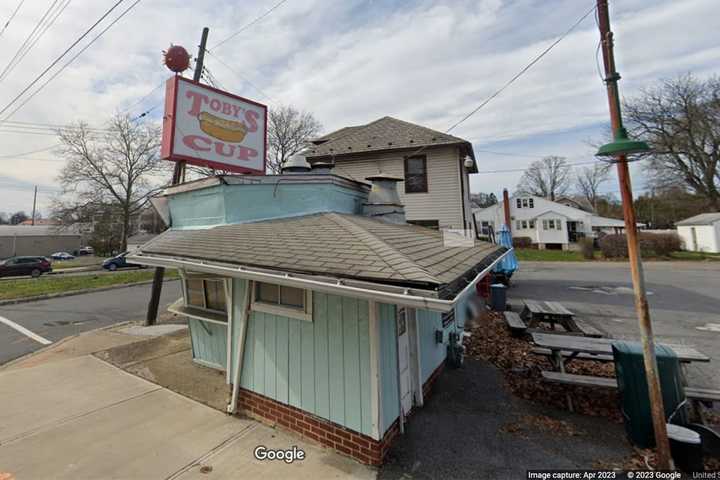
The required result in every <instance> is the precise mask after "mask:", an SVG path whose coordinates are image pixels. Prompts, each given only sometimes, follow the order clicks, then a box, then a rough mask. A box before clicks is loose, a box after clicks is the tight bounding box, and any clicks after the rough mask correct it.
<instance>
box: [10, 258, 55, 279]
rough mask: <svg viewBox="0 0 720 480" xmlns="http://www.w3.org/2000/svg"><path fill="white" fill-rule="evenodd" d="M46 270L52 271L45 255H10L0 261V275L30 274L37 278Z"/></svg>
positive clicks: (46, 271)
mask: <svg viewBox="0 0 720 480" xmlns="http://www.w3.org/2000/svg"><path fill="white" fill-rule="evenodd" d="M48 272H52V266H51V265H50V260H48V259H47V258H45V257H11V258H8V259H6V260H1V261H0V277H16V276H19V275H32V276H33V277H36V278H37V277H39V276H40V275H42V274H43V273H48Z"/></svg>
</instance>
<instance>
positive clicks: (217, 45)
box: [205, 0, 288, 52]
mask: <svg viewBox="0 0 720 480" xmlns="http://www.w3.org/2000/svg"><path fill="white" fill-rule="evenodd" d="M287 1H288V0H282V1H280V2H278V3H276V4H275V5H273V6H272V7H271V8H270V9H269V10H267V11H266V12H265V13H263V14H262V15H260V16H259V17H257V18H255V19H254V20H251V21H250V22H248V23H246V24H245V25H243V26H242V27H240V29H239V30H237V31H236V32H235V33H233V34H232V35H230V36H229V37H227V38H225V39H223V40H220V41H219V42H218V43H216V44H215V45H214V46H213V47H211V50H215V49H217V48H218V47H220V46H222V45H224V44H225V43H227V42H228V41H230V40H231V39H233V38H235V37H237V36H238V35H240V34H241V33H242V32H244V31H245V30H247V29H248V28H250V27H251V26H253V25H255V24H256V23H257V22H259V21H260V20H262V19H263V18H265V17H267V16H268V15H270V14H271V13H272V12H273V10H275V9H276V8H278V7H280V6H281V5H282V4H283V3H285V2H287ZM205 51H206V52H207V49H206V50H205Z"/></svg>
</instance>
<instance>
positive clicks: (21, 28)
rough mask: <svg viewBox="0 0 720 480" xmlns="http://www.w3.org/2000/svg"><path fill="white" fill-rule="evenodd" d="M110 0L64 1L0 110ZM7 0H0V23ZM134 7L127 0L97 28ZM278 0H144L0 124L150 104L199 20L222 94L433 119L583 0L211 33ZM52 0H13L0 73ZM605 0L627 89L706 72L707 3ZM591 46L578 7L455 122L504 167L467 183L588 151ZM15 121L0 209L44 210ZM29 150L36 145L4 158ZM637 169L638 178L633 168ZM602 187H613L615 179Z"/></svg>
mask: <svg viewBox="0 0 720 480" xmlns="http://www.w3.org/2000/svg"><path fill="white" fill-rule="evenodd" d="M65 1H67V0H60V1H59V2H57V5H63V4H64V2H65ZM116 1H117V0H92V1H90V0H70V3H69V4H68V5H67V7H66V8H65V10H64V11H63V12H62V13H61V14H60V15H59V16H58V17H57V19H56V21H55V22H54V24H53V25H52V26H51V27H50V28H49V29H47V31H46V32H45V33H44V35H43V36H42V37H41V38H40V39H39V41H38V42H37V43H36V44H35V45H34V47H33V48H32V50H30V52H29V53H28V54H27V55H26V56H25V57H24V59H23V60H22V61H21V62H20V63H19V64H17V65H16V66H15V68H14V69H12V71H10V72H9V74H7V75H6V76H5V78H2V79H1V80H0V109H2V108H4V107H5V105H7V104H8V103H9V102H10V101H11V100H12V99H13V98H15V96H16V95H17V94H18V93H19V92H21V91H22V90H23V89H24V88H25V87H26V86H27V84H28V83H29V81H30V80H31V79H32V78H34V77H35V76H36V75H37V74H39V73H40V72H42V71H43V70H44V69H45V68H46V67H47V66H48V65H49V64H50V63H51V62H52V61H53V60H54V59H55V58H56V57H57V56H58V55H59V54H60V53H62V52H63V51H64V50H65V49H66V48H67V47H68V46H69V45H70V44H71V43H72V42H73V41H74V40H75V39H76V38H77V37H78V36H80V35H81V34H82V32H84V31H85V30H86V29H87V28H88V27H89V26H90V25H91V24H92V23H93V22H94V21H95V20H96V19H98V18H99V17H100V16H101V15H102V14H103V13H104V12H105V11H106V10H107V9H108V8H109V7H110V6H111V5H113V4H114V3H116ZM19 3H20V0H2V1H0V29H2V26H1V25H4V24H5V22H6V21H7V19H8V18H10V16H11V15H12V13H13V11H14V10H15V8H16V7H17V5H18V4H19ZM131 3H132V0H125V1H124V2H123V4H121V5H120V6H119V7H118V8H117V9H116V10H115V11H114V12H113V14H112V15H111V16H110V17H109V18H108V19H107V20H106V22H105V23H103V24H101V27H100V28H102V26H103V25H106V24H107V22H109V21H111V20H112V18H114V17H115V16H117V14H119V13H120V12H122V10H124V9H125V8H126V7H127V6H129V5H130V4H131ZM276 3H277V0H272V1H248V0H244V1H242V2H241V1H237V0H235V1H214V2H206V1H199V0H183V1H179V0H175V1H172V0H142V1H141V2H140V3H139V4H138V5H137V6H136V7H135V8H134V9H133V10H131V11H130V13H128V14H127V15H126V16H125V17H124V18H122V19H121V20H120V21H119V22H118V23H117V24H116V25H115V26H113V27H112V28H111V29H110V30H109V31H108V32H107V33H106V34H105V35H104V36H103V37H102V38H101V39H100V40H98V41H97V42H96V43H95V44H94V45H92V46H91V47H90V48H89V49H88V50H87V51H86V52H84V53H83V54H82V55H81V56H80V57H79V58H78V59H77V60H76V61H75V62H74V63H73V64H72V65H71V66H69V67H68V68H67V69H66V70H65V71H64V72H62V74H60V75H59V76H58V77H57V78H56V79H55V80H53V81H52V82H51V83H49V84H48V85H47V87H45V88H44V89H43V90H42V91H41V92H40V93H38V94H37V95H36V96H35V97H33V98H32V99H31V100H30V101H29V102H28V103H27V104H26V105H25V106H24V107H23V108H21V109H20V110H18V111H17V112H16V113H15V114H14V115H13V116H12V118H11V119H10V120H11V121H14V122H32V123H33V124H40V123H43V124H60V125H62V124H68V123H73V122H77V121H79V120H84V121H87V122H88V123H89V124H91V125H92V126H98V127H100V126H102V124H103V122H105V121H106V120H107V118H108V117H109V116H110V115H111V114H112V113H113V112H115V111H119V110H121V111H122V110H128V111H129V112H130V113H131V114H138V115H139V114H141V113H142V112H145V111H147V110H149V109H153V107H156V106H158V105H159V104H160V102H161V98H162V88H160V85H161V84H162V82H163V80H164V79H165V78H167V77H168V76H169V75H168V73H169V72H168V71H167V70H166V69H165V68H164V67H163V65H162V63H161V52H162V50H164V49H165V48H167V47H168V46H169V44H170V43H174V44H180V45H184V46H186V47H188V49H191V50H192V51H193V53H194V51H195V46H196V45H197V43H198V39H199V35H200V31H201V29H202V27H204V26H208V27H210V40H209V46H210V51H211V52H212V54H213V55H212V56H209V57H208V58H207V59H206V66H207V67H208V69H209V70H210V72H211V73H212V74H213V75H214V77H215V78H216V79H217V80H218V82H219V83H220V84H221V85H222V86H223V87H225V88H227V89H228V90H230V91H233V92H235V93H237V94H240V95H243V96H245V97H248V98H252V99H256V100H258V101H261V102H265V103H267V104H268V105H269V107H270V108H272V107H273V105H277V104H279V103H284V104H292V105H294V106H296V107H299V108H301V109H306V110H308V111H311V112H312V113H314V114H315V115H316V117H317V118H318V119H319V120H320V121H321V122H322V124H323V126H324V128H325V131H331V130H334V129H337V128H340V127H343V126H347V125H355V124H362V123H367V122H369V121H372V120H374V119H377V118H378V117H381V116H384V115H391V116H395V117H398V118H400V119H404V120H407V121H411V122H416V123H420V124H423V125H425V126H428V127H431V128H435V129H438V130H443V131H444V130H446V129H447V128H448V127H449V126H450V125H452V124H454V123H455V122H456V121H457V120H459V119H460V118H462V117H463V116H464V115H465V114H467V113H468V112H469V111H471V110H473V109H474V108H475V107H476V106H477V105H479V104H480V103H481V102H482V101H483V100H484V99H485V98H487V97H488V96H489V95H491V94H492V93H493V92H494V91H495V90H497V89H498V88H499V87H500V86H502V85H503V84H504V83H505V82H506V81H507V80H509V79H510V78H511V77H512V76H513V75H514V74H515V73H517V72H518V71H519V70H520V69H521V68H523V67H524V66H525V65H526V64H527V63H528V62H529V61H530V60H532V58H534V57H535V56H536V55H537V54H538V53H540V52H541V51H542V50H543V49H544V48H546V47H547V46H548V45H549V44H550V43H552V42H553V41H554V40H555V39H556V38H557V37H558V36H559V35H561V34H562V33H563V32H565V31H566V30H567V29H568V28H569V27H570V26H571V25H572V24H573V23H574V22H575V21H576V20H577V19H578V18H580V17H581V16H582V15H583V14H584V13H586V12H587V11H588V10H589V9H590V8H591V7H592V5H593V3H594V0H474V1H463V0H458V1H430V0H428V1H413V0H403V1H381V0H343V1H331V0H288V1H286V2H285V3H283V4H282V5H280V6H279V7H277V8H276V9H275V10H274V11H272V12H271V13H270V14H269V15H267V16H266V17H265V18H263V19H261V20H260V21H258V22H257V23H255V24H254V25H252V26H250V27H249V28H246V29H245V30H244V31H243V32H241V33H240V34H239V35H237V36H235V37H234V38H232V39H231V40H229V41H227V42H225V43H222V44H221V45H217V44H218V43H219V42H221V41H222V40H223V39H225V38H227V37H228V36H230V35H231V34H233V33H234V32H236V31H237V30H238V29H239V28H241V27H243V25H245V24H247V23H248V22H250V21H252V20H253V19H255V18H257V17H258V16H260V15H262V14H263V13H264V12H266V11H267V10H268V9H270V8H271V7H272V6H273V5H275V4H276ZM52 4H53V0H26V1H25V2H24V3H23V5H22V6H21V8H20V9H19V10H18V12H17V15H16V16H15V17H14V18H13V20H12V22H11V23H10V25H9V26H8V27H7V29H6V30H5V31H4V32H3V33H2V37H0V44H1V45H2V46H3V48H2V49H1V51H0V71H2V70H4V69H5V68H6V65H7V64H8V62H10V61H11V59H12V57H13V56H14V55H15V53H16V51H17V50H18V48H19V47H20V46H21V44H22V43H23V41H24V40H25V38H26V37H27V36H28V34H29V33H30V32H31V31H32V30H33V28H34V27H35V26H36V25H37V23H38V21H39V20H40V19H41V17H42V16H43V14H44V13H45V12H46V11H47V9H48V8H49V7H50V6H51V5H52ZM610 7H611V16H612V21H613V30H614V31H615V33H616V41H617V62H618V69H619V71H620V73H621V74H622V76H623V80H622V83H621V89H622V92H623V94H624V95H625V96H632V95H633V94H634V93H636V92H637V91H638V89H639V88H641V87H642V86H644V85H649V84H651V83H652V82H655V81H657V80H658V79H661V78H667V77H672V76H675V75H677V74H679V73H685V72H693V73H694V74H696V75H697V76H701V77H702V76H707V75H711V74H714V73H716V72H717V71H718V67H720V36H719V35H718V32H717V26H718V21H719V20H720V17H719V15H720V14H719V13H718V10H717V0H611V1H610ZM56 8H57V7H56ZM93 36H94V34H92V35H90V36H89V37H87V38H86V39H85V41H84V42H81V43H80V44H79V46H78V49H79V48H82V45H84V44H85V43H86V42H87V41H88V40H90V39H91V38H92V37H93ZM597 44H598V32H597V26H596V24H595V20H594V15H590V16H588V17H587V18H586V19H585V21H583V22H582V23H581V24H580V25H579V26H578V28H577V29H576V30H575V31H574V32H572V33H571V34H570V35H569V36H568V37H567V38H566V39H565V40H564V41H562V42H561V43H560V44H559V45H558V46H557V47H555V48H554V49H553V50H552V51H551V52H550V53H549V54H548V55H547V56H546V57H544V58H543V59H542V60H541V61H540V62H539V63H538V64H537V65H535V66H534V67H533V68H532V69H531V70H530V71H529V72H528V73H527V74H526V75H524V76H523V77H522V78H521V79H520V80H518V81H517V82H516V83H515V84H513V85H512V86H511V87H510V88H508V89H507V90H506V91H505V92H504V93H503V94H502V95H500V96H499V97H497V98H496V99H494V100H493V101H492V102H491V103H489V104H488V105H487V106H486V107H485V108H483V109H482V110H480V111H479V112H478V113H477V114H476V115H474V116H473V117H472V118H470V119H469V120H468V121H466V122H464V123H463V124H462V125H460V126H459V127H458V128H457V129H455V130H454V131H453V132H452V133H454V134H455V135H458V136H461V137H463V138H466V139H468V140H470V141H472V142H473V144H474V147H475V150H476V153H477V158H478V161H479V169H480V170H481V171H486V172H496V171H498V170H501V171H503V172H502V173H484V174H478V175H474V176H473V178H472V190H473V191H476V192H479V191H484V192H491V191H492V192H496V193H499V192H500V191H501V190H502V187H504V186H507V187H509V188H510V189H511V190H512V189H513V188H514V187H515V185H516V184H517V181H518V179H519V176H520V174H521V172H519V171H512V172H506V171H507V170H520V169H522V168H524V167H525V166H527V165H528V164H529V163H530V162H532V161H533V160H534V159H535V158H536V157H540V156H543V155H551V154H552V155H561V156H565V157H567V158H568V159H569V161H570V162H583V161H589V160H592V156H591V153H592V150H593V149H592V147H590V146H589V142H592V141H594V140H597V139H599V138H601V137H602V135H603V132H604V131H606V129H607V118H608V114H607V103H606V98H605V96H604V86H603V84H602V82H601V80H600V78H599V74H598V63H597V59H596V49H597ZM223 62H224V63H226V64H227V65H229V66H230V67H231V68H232V70H231V69H228V68H227V67H226V66H225V65H223ZM60 65H62V63H61V64H59V65H58V66H60ZM53 71H55V70H53ZM10 111H12V109H10V110H8V112H10ZM6 113H7V112H6ZM161 115H162V107H161V106H160V107H157V108H155V109H154V110H152V112H151V114H150V115H148V116H147V117H146V118H147V119H146V120H145V119H144V120H143V121H159V119H160V116H161ZM0 118H4V115H3V116H0ZM14 125H19V124H14ZM20 130H22V132H23V133H18V132H19V131H20ZM20 130H18V128H17V127H12V126H10V124H8V123H5V124H2V125H0V146H2V148H1V149H0V164H1V165H2V167H3V168H2V171H0V212H2V211H4V212H12V211H16V210H19V209H24V210H26V211H28V212H29V211H30V210H31V208H32V188H33V186H34V185H38V186H39V189H40V195H39V204H40V206H41V207H43V208H45V209H46V208H47V205H48V203H49V200H50V198H51V196H52V194H53V192H54V191H56V189H57V184H56V181H55V178H56V176H57V173H58V171H59V169H60V168H61V166H62V161H61V159H59V158H57V157H56V156H55V155H54V154H53V152H52V149H51V148H50V147H52V146H53V145H54V144H55V143H56V142H57V140H56V138H54V137H53V136H51V135H46V134H41V133H40V132H38V131H35V132H34V133H27V128H24V129H22V128H21V129H20ZM36 150H44V151H40V152H37V153H33V154H30V155H21V156H18V155H17V154H23V153H26V152H32V151H36ZM492 152H496V153H492ZM634 175H635V176H634V180H635V183H636V187H640V188H641V187H642V185H643V178H642V168H641V167H640V166H638V167H635V168H634ZM605 190H606V191H608V192H613V191H614V190H616V187H615V183H614V181H613V182H610V183H608V184H607V185H606V186H605ZM45 213H47V211H45Z"/></svg>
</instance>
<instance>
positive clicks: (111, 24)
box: [0, 0, 141, 125]
mask: <svg viewBox="0 0 720 480" xmlns="http://www.w3.org/2000/svg"><path fill="white" fill-rule="evenodd" d="M123 1H124V0H119V1H118V2H117V3H116V4H115V5H113V7H112V8H110V10H108V11H107V12H106V13H105V14H104V15H103V16H102V17H101V18H100V19H99V20H98V21H97V22H96V23H95V24H94V25H93V26H92V27H90V29H89V30H88V31H87V32H85V33H84V34H83V35H82V36H81V37H80V38H79V39H78V40H77V41H76V42H75V43H74V44H73V45H72V46H71V47H70V48H69V49H68V50H66V51H65V53H67V52H68V51H69V50H70V49H71V48H72V47H73V46H75V45H76V44H77V43H78V42H79V41H80V40H81V39H82V38H83V37H84V36H85V35H87V34H88V33H90V31H91V30H92V29H93V28H95V26H96V25H97V24H98V23H100V22H101V21H102V20H103V19H104V18H105V17H107V15H109V14H110V12H112V10H113V9H115V7H117V6H118V5H120V4H121V3H122V2H123ZM140 2H141V0H135V2H134V3H133V4H132V5H130V6H129V7H128V8H126V9H125V10H124V11H123V12H122V13H121V14H120V15H118V16H117V17H116V18H115V19H114V20H113V21H112V22H110V24H109V25H108V26H107V27H105V28H104V29H103V30H101V31H100V33H99V34H97V35H96V36H95V37H94V38H93V39H92V40H90V42H89V43H88V44H87V45H85V46H84V47H83V48H82V49H80V51H79V52H77V53H76V54H75V55H74V56H73V57H72V58H71V59H70V60H68V61H67V62H66V63H65V64H64V65H63V66H62V67H61V68H60V69H59V70H58V71H56V72H55V73H54V74H53V75H52V76H51V77H50V78H49V79H48V80H47V81H45V83H43V84H42V85H40V87H39V88H38V89H37V90H35V91H34V92H33V93H32V94H31V95H30V96H29V97H27V98H26V99H25V100H24V101H23V102H22V103H21V104H20V105H19V106H18V107H17V108H16V109H15V110H13V111H12V112H10V113H9V114H8V115H7V116H6V117H5V118H4V119H2V120H0V125H2V124H3V122H5V121H7V120H8V119H9V118H10V117H12V116H13V115H14V114H15V113H16V112H17V111H18V110H20V109H21V108H22V107H23V106H25V104H27V103H28V102H29V101H30V100H31V99H32V98H33V97H34V96H35V95H37V94H38V93H39V92H40V91H41V90H42V89H43V88H45V86H47V84H48V83H50V82H51V81H53V80H54V79H55V78H56V77H57V76H58V75H60V74H61V73H62V72H63V71H64V70H65V69H66V68H67V67H68V66H69V65H70V64H71V63H72V62H74V61H75V59H77V58H78V57H79V56H80V55H81V54H82V53H83V52H85V50H87V49H88V48H90V46H91V45H92V44H93V43H95V42H96V41H97V40H98V39H99V38H100V37H102V36H103V35H104V34H105V32H107V31H108V30H109V29H110V28H111V27H112V26H113V25H115V24H116V23H117V22H118V21H119V20H120V19H121V18H122V17H124V16H125V15H126V14H127V13H128V12H130V10H132V9H133V8H134V7H135V6H136V5H137V4H138V3H140ZM65 53H63V54H62V55H61V56H60V57H58V59H57V60H60V58H62V57H63V56H64V55H65ZM57 60H56V61H55V62H53V65H54V64H55V63H57ZM51 67H52V65H51V66H50V67H48V68H47V69H46V70H45V71H44V72H43V73H42V74H40V76H38V77H37V78H36V79H35V80H33V82H31V84H30V85H29V86H28V87H27V88H26V89H25V90H23V92H21V94H20V95H18V96H17V97H15V99H14V100H13V101H12V102H10V104H8V105H7V106H6V107H5V108H3V109H2V110H0V115H1V114H2V113H3V112H5V111H6V110H7V109H8V108H9V107H10V106H11V105H12V104H13V103H14V102H15V101H16V100H17V99H18V98H19V97H20V96H21V95H22V94H23V93H25V92H27V90H29V89H30V87H32V85H34V84H35V83H36V82H37V80H39V79H40V78H41V77H42V76H43V75H44V74H45V73H46V72H47V71H48V70H49V69H50V68H51Z"/></svg>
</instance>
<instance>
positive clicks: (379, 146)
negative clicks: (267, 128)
mask: <svg viewBox="0 0 720 480" xmlns="http://www.w3.org/2000/svg"><path fill="white" fill-rule="evenodd" d="M434 145H463V146H465V147H466V148H467V149H468V152H469V154H470V155H473V153H472V146H471V145H470V142H468V141H467V140H463V139H462V138H459V137H455V136H453V135H449V134H447V133H442V132H439V131H437V130H433V129H430V128H427V127H423V126H421V125H417V124H414V123H410V122H405V121H403V120H398V119H397V118H393V117H382V118H380V119H378V120H375V121H374V122H370V123H368V124H367V125H358V126H352V127H345V128H341V129H340V130H337V131H335V132H332V133H329V134H327V135H325V136H323V137H320V138H317V139H315V140H314V141H313V146H311V147H310V148H309V149H308V151H307V157H308V159H316V160H318V159H319V158H318V157H327V156H338V155H347V154H353V153H362V152H377V151H385V150H396V149H408V148H414V147H418V148H419V147H428V146H434ZM473 156H474V155H473Z"/></svg>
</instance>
